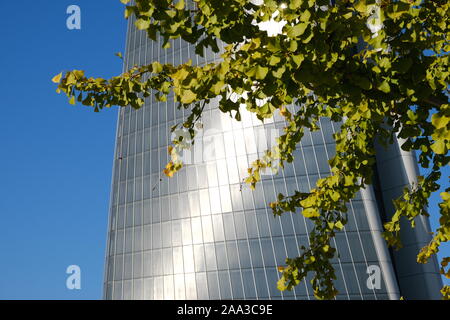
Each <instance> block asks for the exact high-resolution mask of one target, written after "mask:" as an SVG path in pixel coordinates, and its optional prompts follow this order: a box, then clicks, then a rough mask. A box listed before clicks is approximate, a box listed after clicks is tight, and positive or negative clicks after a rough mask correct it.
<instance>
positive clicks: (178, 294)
mask: <svg viewBox="0 0 450 320" xmlns="http://www.w3.org/2000/svg"><path fill="white" fill-rule="evenodd" d="M174 284H175V287H174V291H175V292H174V293H175V299H176V300H184V299H186V294H185V287H184V274H176V275H175V276H174Z"/></svg>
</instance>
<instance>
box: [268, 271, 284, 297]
mask: <svg viewBox="0 0 450 320" xmlns="http://www.w3.org/2000/svg"><path fill="white" fill-rule="evenodd" d="M266 273H267V284H268V285H269V291H270V295H271V298H272V297H281V291H280V290H278V289H277V281H278V272H277V270H276V269H275V268H270V269H266Z"/></svg>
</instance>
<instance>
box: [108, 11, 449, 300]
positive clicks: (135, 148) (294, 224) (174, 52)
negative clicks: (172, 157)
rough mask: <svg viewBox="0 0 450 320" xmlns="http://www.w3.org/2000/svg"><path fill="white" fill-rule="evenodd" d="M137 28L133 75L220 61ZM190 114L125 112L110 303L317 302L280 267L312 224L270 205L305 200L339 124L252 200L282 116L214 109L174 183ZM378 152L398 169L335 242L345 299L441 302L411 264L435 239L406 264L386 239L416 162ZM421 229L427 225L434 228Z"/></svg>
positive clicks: (149, 106)
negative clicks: (284, 277)
mask: <svg viewBox="0 0 450 320" xmlns="http://www.w3.org/2000/svg"><path fill="white" fill-rule="evenodd" d="M133 23H134V21H133V19H130V21H129V30H128V36H127V47H126V56H125V66H124V67H125V69H128V68H130V67H132V66H133V65H135V64H147V63H150V62H152V61H160V62H161V63H172V64H175V65H176V64H180V63H182V62H185V61H187V60H188V59H192V60H193V62H194V63H197V64H202V63H207V62H211V61H213V60H215V59H218V58H219V57H218V56H217V55H214V53H212V52H206V53H205V58H200V57H198V56H196V55H195V53H194V47H193V46H192V45H189V44H187V43H184V42H182V41H181V40H179V39H178V40H175V41H172V46H171V48H170V49H167V50H164V49H162V48H161V44H160V43H158V42H152V41H150V40H148V39H147V36H146V34H145V33H144V32H140V31H138V30H136V28H134V26H133ZM185 115H186V114H185V113H184V111H183V110H178V109H177V108H176V104H175V103H174V102H173V97H172V98H171V96H169V99H168V100H167V102H157V101H156V100H155V98H154V97H153V96H152V97H150V98H148V99H147V101H146V103H145V106H144V107H143V108H141V109H139V110H132V109H131V108H122V109H121V110H120V112H119V119H118V126H117V134H116V150H115V158H114V169H113V181H112V191H111V205H110V219H109V227H108V245H107V253H106V268H105V287H104V298H106V299H312V298H313V293H312V288H311V287H310V285H309V281H307V282H305V283H302V284H300V285H298V286H297V287H296V288H295V290H293V291H292V292H288V291H286V292H280V291H278V290H277V288H276V282H277V280H278V277H279V274H278V272H277V269H276V266H278V265H283V264H284V260H285V258H286V257H288V256H289V257H296V256H298V255H299V249H298V248H299V246H301V245H306V246H307V245H308V231H309V230H311V227H312V226H311V224H310V223H309V222H308V221H307V220H306V219H304V217H303V216H302V215H301V214H300V213H298V214H290V213H286V214H284V215H283V216H282V217H281V218H280V217H277V218H274V217H273V215H272V213H271V210H270V208H268V205H267V204H268V203H269V202H271V201H273V200H275V196H276V194H278V193H284V194H291V193H292V192H293V191H294V190H302V191H305V192H306V191H308V190H309V189H310V188H311V187H312V186H313V185H314V184H315V181H316V180H317V179H318V178H320V177H322V176H324V175H326V174H328V172H329V167H328V163H327V159H329V158H330V157H331V156H332V155H333V154H334V142H333V139H332V134H333V132H335V130H337V129H338V127H337V126H338V125H337V124H336V123H332V122H331V121H328V120H326V119H323V120H322V121H321V131H317V132H313V133H310V132H307V133H306V135H305V137H304V138H303V141H302V143H301V145H300V146H299V148H298V150H297V151H296V153H295V161H294V163H293V164H289V165H288V166H287V167H286V168H285V170H284V171H282V172H280V173H279V174H277V175H266V176H264V177H263V181H262V183H260V184H258V185H257V188H256V191H253V192H252V191H251V190H250V189H249V188H248V187H247V186H246V185H243V184H242V180H243V179H244V178H245V177H246V174H247V168H248V166H249V164H250V163H251V162H252V161H253V160H255V159H256V158H257V157H258V155H261V154H262V152H264V150H265V149H267V148H268V147H270V146H271V143H273V141H274V138H275V136H276V135H278V134H279V133H280V132H281V129H282V128H283V126H284V123H283V121H282V119H281V117H275V118H274V119H273V120H272V121H271V122H269V121H268V122H266V123H265V124H264V125H263V124H262V123H261V122H260V121H259V120H257V119H256V118H253V117H252V115H250V113H248V112H247V113H246V112H243V117H242V118H243V119H242V121H241V122H237V121H234V120H231V118H230V117H229V116H228V115H227V114H223V113H221V112H220V111H219V110H218V109H217V103H211V104H210V105H209V106H208V107H207V110H206V111H205V112H204V115H203V118H202V123H203V129H202V130H201V132H199V134H198V136H197V141H196V143H195V145H194V147H193V150H192V152H191V154H187V155H186V154H185V155H184V160H185V163H186V165H185V166H184V168H183V169H182V170H181V171H180V172H178V173H177V174H176V175H174V177H173V178H170V179H169V178H167V177H165V176H164V174H163V173H162V170H163V168H164V167H165V165H166V164H167V162H168V161H169V159H168V153H167V147H168V145H169V144H170V141H171V137H170V134H169V132H170V128H171V126H173V125H174V124H176V123H179V122H181V121H182V119H183V118H184V116H185ZM393 149H395V148H393ZM381 154H382V155H383V159H382V161H384V162H383V166H381V167H383V170H389V168H391V170H393V171H395V173H396V174H397V176H396V178H395V180H392V179H391V178H392V175H390V176H389V177H387V178H386V177H385V178H384V179H381V178H380V179H378V180H379V181H378V184H376V185H375V188H374V187H368V188H367V189H366V190H364V191H363V192H362V193H361V194H359V195H358V196H357V197H356V198H355V199H354V200H353V201H351V203H350V204H349V222H348V224H347V226H346V227H345V229H344V231H343V232H340V233H338V234H337V237H336V242H335V247H336V248H337V250H338V252H339V258H336V259H335V261H334V264H335V267H336V275H337V277H338V280H337V281H336V285H337V288H338V290H339V295H338V298H340V299H398V298H399V296H400V295H403V296H406V297H412V298H414V297H419V298H430V297H435V296H433V295H432V292H434V291H433V290H436V288H438V287H439V285H440V278H439V274H438V272H437V267H436V263H435V262H434V264H433V263H431V264H430V265H428V266H425V267H424V266H419V267H420V268H422V269H420V270H412V268H416V267H411V266H410V264H409V261H410V260H411V259H412V261H414V260H415V259H414V254H415V252H416V251H414V250H415V249H416V247H420V243H425V242H426V241H428V240H427V239H420V241H416V240H417V237H416V236H415V234H411V235H409V236H408V237H410V239H409V240H410V243H411V245H412V246H414V250H410V253H409V256H405V255H403V256H400V257H399V256H397V255H393V254H391V252H390V251H389V250H388V249H387V247H386V244H385V242H384V240H383V239H382V238H381V235H380V232H381V230H382V221H383V219H384V217H385V215H386V214H387V215H388V214H389V212H387V213H386V214H383V212H385V211H386V210H387V211H389V210H390V209H389V208H388V206H389V203H390V200H389V199H388V200H385V199H387V198H386V197H392V196H393V195H394V194H396V193H398V192H399V190H401V189H402V187H403V186H404V185H406V184H407V183H410V182H411V179H413V178H415V171H414V168H413V170H412V171H411V170H409V169H411V168H410V167H411V166H409V167H408V168H409V169H408V168H407V169H408V170H409V171H408V170H406V169H405V170H406V171H407V172H409V175H407V174H406V175H403V176H401V170H400V173H399V170H398V168H397V169H396V168H395V166H397V167H398V166H400V167H401V168H405V161H403V160H402V159H405V157H406V158H407V156H408V155H406V156H405V155H404V154H400V151H399V149H398V147H397V148H396V149H395V150H391V151H389V152H386V151H381ZM387 155H390V156H387ZM412 159H413V160H414V158H413V157H412ZM386 168H388V169H386ZM399 174H400V176H398V175H399ZM379 176H380V177H382V176H383V174H382V172H379ZM405 177H406V178H405ZM408 177H410V178H411V179H408ZM383 197H384V198H383ZM390 199H392V198H390ZM386 208H388V209H386ZM423 228H425V229H427V228H429V227H428V221H426V220H424V221H423ZM427 230H428V229H427ZM421 241H422V242H421ZM411 248H412V247H411ZM406 255H408V253H406ZM408 259H409V260H408ZM398 261H400V262H402V263H397V262H398ZM427 268H428V269H427ZM425 269H426V270H425ZM417 277H420V280H417V279H418V278H417ZM424 285H425V287H424ZM408 286H409V287H408ZM403 287H404V288H406V289H403ZM437 291H438V290H437ZM437 291H436V292H437Z"/></svg>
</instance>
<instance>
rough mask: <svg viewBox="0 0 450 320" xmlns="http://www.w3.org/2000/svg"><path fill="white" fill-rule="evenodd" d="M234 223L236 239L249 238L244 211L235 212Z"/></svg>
mask: <svg viewBox="0 0 450 320" xmlns="http://www.w3.org/2000/svg"><path fill="white" fill-rule="evenodd" d="M234 225H235V227H236V239H245V238H247V232H246V229H245V219H244V214H243V213H242V212H237V213H235V214H234Z"/></svg>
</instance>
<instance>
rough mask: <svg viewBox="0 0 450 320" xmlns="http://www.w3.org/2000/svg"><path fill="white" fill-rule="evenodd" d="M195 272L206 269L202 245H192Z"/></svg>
mask: <svg viewBox="0 0 450 320" xmlns="http://www.w3.org/2000/svg"><path fill="white" fill-rule="evenodd" d="M194 260H195V272H200V271H206V263H205V254H204V250H203V245H194Z"/></svg>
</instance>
